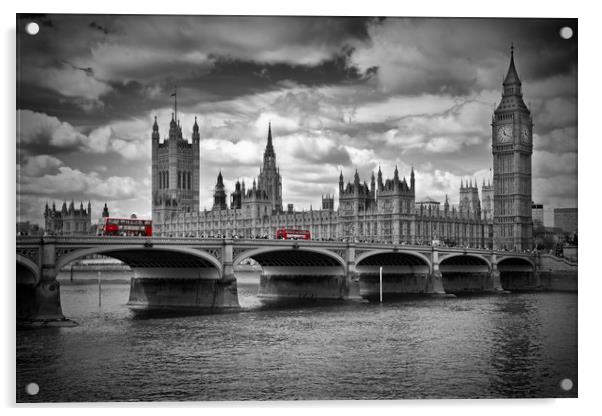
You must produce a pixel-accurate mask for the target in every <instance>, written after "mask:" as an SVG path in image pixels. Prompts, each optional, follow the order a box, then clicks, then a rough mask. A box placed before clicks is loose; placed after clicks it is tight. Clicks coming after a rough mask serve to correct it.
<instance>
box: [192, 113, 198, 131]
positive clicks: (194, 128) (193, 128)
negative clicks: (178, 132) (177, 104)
mask: <svg viewBox="0 0 602 416" xmlns="http://www.w3.org/2000/svg"><path fill="white" fill-rule="evenodd" d="M192 131H193V132H198V131H199V125H198V124H197V122H196V116H194V125H193V126H192Z"/></svg>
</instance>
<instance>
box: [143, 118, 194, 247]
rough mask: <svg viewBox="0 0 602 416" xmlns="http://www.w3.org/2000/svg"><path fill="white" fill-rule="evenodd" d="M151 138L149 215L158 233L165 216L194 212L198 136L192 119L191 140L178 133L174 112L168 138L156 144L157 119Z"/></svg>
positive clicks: (179, 129)
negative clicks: (150, 201)
mask: <svg viewBox="0 0 602 416" xmlns="http://www.w3.org/2000/svg"><path fill="white" fill-rule="evenodd" d="M151 138H152V193H153V195H152V216H153V227H154V228H155V230H156V234H158V235H160V233H161V232H162V231H163V230H162V228H163V227H162V224H163V223H164V221H165V220H166V219H169V218H171V217H173V216H174V215H176V214H178V213H180V212H198V210H199V175H200V172H199V170H200V166H199V164H200V155H199V151H200V148H199V145H200V135H199V126H198V124H197V121H196V118H195V120H194V125H193V128H192V143H190V142H189V141H188V140H187V139H185V138H183V136H182V127H181V126H180V123H179V121H177V120H176V116H175V114H172V116H171V122H170V123H169V138H166V139H164V140H163V143H160V136H159V126H158V124H157V118H156V117H155V123H154V124H153V132H152V135H151Z"/></svg>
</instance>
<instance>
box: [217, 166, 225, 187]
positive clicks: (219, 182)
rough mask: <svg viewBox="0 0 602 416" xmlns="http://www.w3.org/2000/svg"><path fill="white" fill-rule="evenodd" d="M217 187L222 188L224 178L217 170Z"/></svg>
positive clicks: (220, 171)
mask: <svg viewBox="0 0 602 416" xmlns="http://www.w3.org/2000/svg"><path fill="white" fill-rule="evenodd" d="M217 186H221V187H223V186H224V178H223V176H222V170H221V169H220V170H219V173H218V174H217Z"/></svg>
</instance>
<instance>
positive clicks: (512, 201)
mask: <svg viewBox="0 0 602 416" xmlns="http://www.w3.org/2000/svg"><path fill="white" fill-rule="evenodd" d="M491 128H492V151H493V183H494V196H493V238H494V247H495V248H498V249H503V248H507V249H509V250H513V249H514V250H525V249H528V250H530V249H532V245H533V220H532V217H531V201H532V198H531V155H532V153H533V119H532V118H531V111H529V109H528V108H527V106H526V105H525V103H524V101H523V94H522V91H521V82H520V79H519V78H518V73H517V72H516V67H515V66H514V46H512V47H511V48H510V66H509V68H508V73H507V74H506V78H505V79H504V83H503V92H502V100H501V102H500V104H499V105H498V106H497V108H496V109H495V111H494V113H493V117H492V122H491Z"/></svg>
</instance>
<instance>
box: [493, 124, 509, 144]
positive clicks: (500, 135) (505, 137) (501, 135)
mask: <svg viewBox="0 0 602 416" xmlns="http://www.w3.org/2000/svg"><path fill="white" fill-rule="evenodd" d="M496 138H497V141H498V143H508V142H510V141H512V126H502V127H500V128H498V130H497V134H496Z"/></svg>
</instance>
